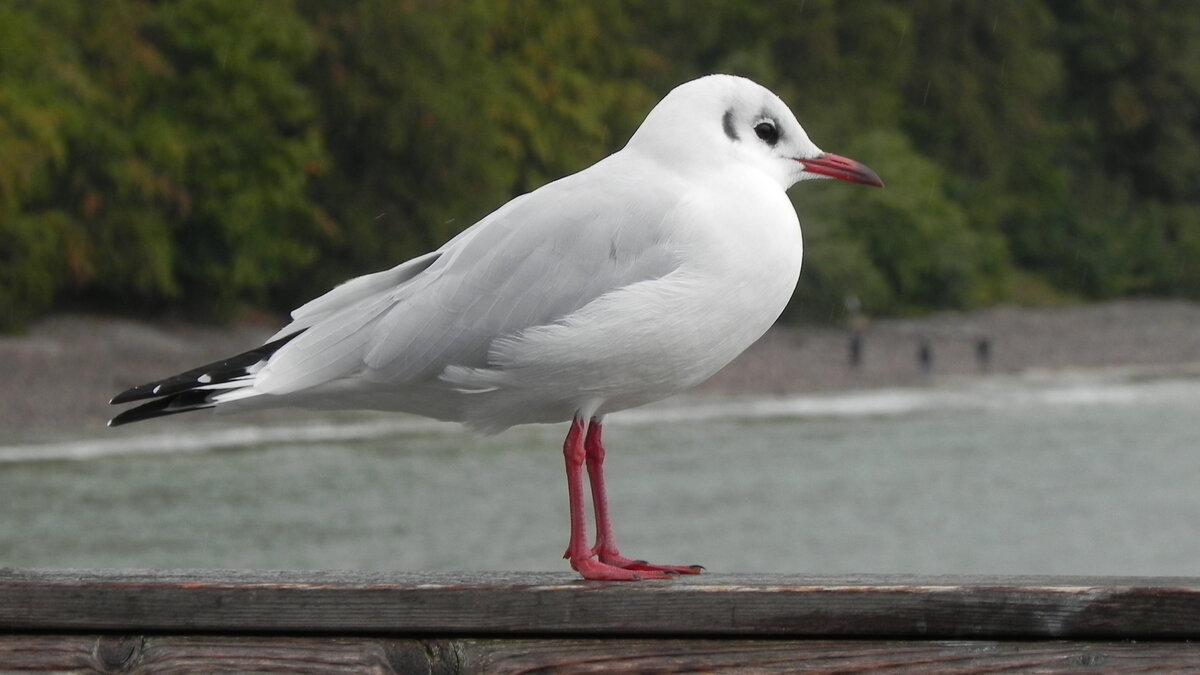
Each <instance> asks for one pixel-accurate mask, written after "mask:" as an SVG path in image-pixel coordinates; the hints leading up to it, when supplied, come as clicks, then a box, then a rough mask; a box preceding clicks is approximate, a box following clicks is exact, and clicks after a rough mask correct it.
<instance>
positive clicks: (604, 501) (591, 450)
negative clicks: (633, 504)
mask: <svg viewBox="0 0 1200 675" xmlns="http://www.w3.org/2000/svg"><path fill="white" fill-rule="evenodd" d="M600 433H601V429H600V422H599V420H595V419H593V420H592V423H591V425H589V426H588V429H587V437H586V439H585V441H584V448H585V450H586V452H587V470H588V480H589V481H590V482H591V485H592V505H593V506H594V507H595V509H596V545H595V546H594V547H593V548H592V553H594V554H596V555H597V556H598V557H599V558H600V562H602V563H605V564H607V565H612V566H613V567H620V568H622V569H627V570H634V571H638V572H665V573H667V574H699V573H700V572H701V571H702V570H703V569H704V568H703V567H701V566H699V565H651V564H650V563H648V562H646V561H645V560H630V559H629V558H626V557H624V556H622V555H621V553H620V551H618V550H617V540H616V537H614V536H613V529H612V521H611V520H610V519H609V516H608V493H607V490H605V487H604V444H603V443H601V442H600Z"/></svg>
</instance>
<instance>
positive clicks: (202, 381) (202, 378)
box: [196, 373, 212, 384]
mask: <svg viewBox="0 0 1200 675" xmlns="http://www.w3.org/2000/svg"><path fill="white" fill-rule="evenodd" d="M196 381H197V382H199V383H200V384H208V383H209V382H212V375H209V374H208V373H205V374H203V375H201V376H200V377H197V378H196Z"/></svg>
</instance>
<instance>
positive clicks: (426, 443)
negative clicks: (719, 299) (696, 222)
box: [0, 0, 1200, 574]
mask: <svg viewBox="0 0 1200 675" xmlns="http://www.w3.org/2000/svg"><path fill="white" fill-rule="evenodd" d="M712 72H726V73H733V74H738V75H744V76H747V77H750V78H752V79H755V80H757V81H758V82H760V83H761V84H763V85H765V86H767V87H768V88H770V89H772V90H774V91H775V92H776V93H778V94H779V95H780V96H781V97H782V98H783V100H784V101H785V102H787V103H788V104H789V105H790V106H791V108H792V109H793V110H794V111H795V112H796V115H797V117H798V118H799V119H800V120H801V122H802V123H803V124H804V126H805V128H806V129H807V131H808V132H809V134H810V135H811V137H812V138H813V140H814V141H815V142H816V143H817V144H818V145H819V146H820V147H822V148H823V149H826V150H828V151H830V152H835V153H838V154H842V155H846V156H849V157H853V158H855V159H857V160H860V161H862V162H863V163H865V164H867V165H868V166H870V167H872V168H873V169H875V170H876V171H877V172H878V173H879V174H880V175H881V176H882V177H883V179H884V180H885V182H886V183H887V188H886V189H883V190H866V189H855V188H852V187H849V186H845V185H837V184H834V183H833V182H832V181H830V182H828V183H823V184H805V185H802V186H799V187H797V188H796V189H794V190H792V192H791V196H792V198H793V200H794V201H795V202H796V205H797V210H798V212H799V214H800V219H801V222H802V224H803V227H804V236H805V252H806V260H805V269H804V273H803V274H802V275H801V280H800V286H799V288H798V290H797V292H796V295H795V297H794V299H793V302H792V305H791V307H789V310H788V312H787V313H786V314H785V317H784V322H785V325H784V326H782V327H780V328H777V329H775V330H773V331H772V332H771V333H770V334H768V336H767V337H766V338H765V339H764V340H763V341H762V342H760V343H759V344H758V345H756V346H755V347H754V348H752V349H751V350H750V351H749V352H748V353H747V354H746V355H745V357H744V358H742V359H740V360H739V361H737V362H735V363H734V364H732V365H731V366H730V368H729V369H727V370H726V371H724V372H722V373H721V374H719V375H718V376H717V377H716V378H714V380H713V381H712V382H711V383H709V384H708V385H706V386H705V387H704V388H702V389H701V390H700V391H699V392H698V393H694V394H692V395H690V396H689V397H684V398H682V399H678V400H675V401H668V402H666V403H664V404H662V406H659V407H655V408H650V409H647V410H645V411H632V412H630V413H627V414H619V415H616V416H614V418H613V420H612V424H611V429H612V431H611V433H610V434H609V435H608V436H606V438H608V440H609V441H610V443H611V447H610V462H609V464H610V467H611V468H610V471H609V476H610V489H611V490H612V494H613V497H614V501H615V504H614V511H615V517H616V519H617V522H616V525H617V530H618V533H619V536H621V537H623V539H622V541H623V543H624V548H625V549H626V552H627V553H629V554H631V555H633V556H635V557H639V556H645V557H651V558H653V559H657V560H659V561H661V562H672V563H693V562H700V563H704V564H706V565H707V566H709V568H710V569H719V570H723V571H754V570H761V571H814V572H823V573H837V572H929V573H939V572H965V573H971V572H997V573H1038V572H1044V573H1098V574H1196V573H1197V570H1196V562H1195V561H1196V560H1198V559H1200V536H1197V532H1196V526H1195V523H1197V522H1200V491H1197V490H1195V477H1196V475H1197V474H1198V473H1200V452H1197V449H1200V428H1198V426H1197V425H1196V424H1195V418H1196V413H1197V412H1200V404H1198V401H1200V366H1198V365H1197V364H1200V302H1197V301H1200V262H1198V261H1200V10H1198V9H1197V6H1196V5H1195V3H1191V2H1186V1H1183V0H1177V1H1170V0H1129V1H1124V2H1116V1H1112V2H1105V1H1102V0H1055V1H1050V0H1040V1H1039V0H1026V1H1025V2H1019V3H1018V2H1006V3H999V2H982V1H980V2H973V1H972V2H969V1H965V0H960V1H957V2H948V1H945V0H908V1H904V2H901V1H886V0H841V1H837V2H835V1H834V0H792V1H789V2H722V1H717V0H687V1H684V0H661V1H659V2H654V3H644V2H635V1H633V0H595V1H593V2H587V3H581V2H572V1H569V0H545V1H541V2H532V1H518V0H494V1H491V0H489V1H480V2H468V1H454V0H441V1H419V0H343V1H341V2H325V1H321V0H256V1H255V2H245V0H176V1H152V0H108V1H106V2H95V1H93V0H55V1H54V2H36V1H23V0H0V371H3V375H2V376H0V378H3V379H0V384H3V386H2V387H0V507H2V508H0V511H2V512H3V513H4V515H3V516H0V566H3V565H15V566H50V567H96V566H132V567H147V566H150V567H293V568H294V567H318V568H320V567H353V568H365V569H381V568H382V569H394V568H411V569H512V568H522V569H565V566H564V564H563V563H562V562H561V561H560V560H558V557H559V556H560V555H561V551H562V545H563V544H564V543H565V537H566V517H565V511H564V510H563V509H564V507H565V497H564V494H565V489H561V475H560V474H561V466H560V465H559V464H560V460H561V458H560V456H559V454H558V452H557V446H558V444H559V443H560V442H561V431H562V430H561V429H558V428H557V427H551V428H543V427H529V428H523V429H516V430H513V431H512V432H509V433H506V434H504V435H502V436H500V437H497V438H491V439H475V438H472V437H470V436H469V435H467V434H465V433H464V432H461V431H459V430H457V429H456V428H453V427H446V426H443V425H436V424H429V423H426V422H424V421H420V420H414V419H412V418H405V417H403V416H377V415H349V416H347V415H342V416H337V415H314V414H307V413H299V414H298V413H294V412H279V413H277V414H268V415H261V416H244V417H237V418H228V417H227V418H222V419H219V420H218V419H213V418H212V417H211V416H207V415H204V416H199V415H197V416H181V417H180V418H171V419H169V420H164V421H162V422H156V423H153V424H147V425H133V426H132V427H123V428H122V429H120V430H116V431H112V432H110V431H104V430H102V424H103V421H104V419H105V418H106V417H107V416H108V415H110V414H111V413H112V410H111V409H109V408H108V406H106V405H105V402H106V400H107V398H108V397H109V396H111V395H112V394H113V393H115V392H116V391H118V390H120V389H122V388H125V387H127V386H131V385H134V384H138V383H140V382H143V381H146V380H149V379H152V378H157V377H160V376H163V375H166V374H169V373H172V372H177V371H179V370H182V369H185V368H189V367H192V366H194V365H197V364H198V363H203V362H208V361H211V360H215V359H218V358H222V357H226V356H229V355H230V354H232V353H236V352H239V351H243V350H245V349H247V348H249V347H251V346H253V345H255V344H256V343H257V342H259V341H261V340H262V339H263V338H265V337H266V336H267V335H269V334H271V333H272V332H273V331H274V330H275V328H276V327H277V326H278V324H279V321H281V319H282V316H283V315H284V314H285V313H286V311H287V310H289V309H290V308H292V307H294V306H296V305H298V304H299V303H301V302H303V301H305V300H307V299H309V298H311V297H314V296H316V295H318V294H320V293H323V292H324V291H325V290H327V289H328V288H329V287H331V286H332V285H334V284H336V283H338V282H340V281H342V280H344V279H346V278H349V277H352V276H356V275H359V274H363V273H366V272H371V271H375V270H379V269H384V268H387V267H391V266H393V265H395V264H396V263H398V262H400V261H402V260H404V259H407V258H409V257H412V256H414V255H417V254H419V253H422V252H425V251H427V250H429V249H431V248H434V247H436V246H438V245H440V244H441V243H442V242H444V241H445V240H446V239H448V238H450V237H451V236H453V235H454V234H455V233H457V232H458V231H460V230H462V229H463V228H465V227H467V226H469V225H471V224H472V223H474V222H475V221H476V220H477V219H478V218H480V217H481V216H483V215H485V214H486V213H488V212H490V211H491V210H493V209H495V208H496V207H497V206H499V205H500V204H502V203H504V202H505V201H507V200H508V199H510V198H511V197H513V196H515V195H517V194H520V193H523V192H527V191H529V190H531V189H534V188H536V187H538V186H540V185H542V184H544V183H546V182H548V181H550V180H553V179H555V178H557V177H560V176H562V175H564V174H567V173H570V172H573V171H576V170H578V169H581V168H583V167H585V166H588V165H590V164H592V163H593V162H595V161H596V160H597V159H599V158H601V157H603V156H605V155H606V154H608V153H611V152H612V151H614V150H616V149H618V148H620V147H621V146H622V145H623V144H624V143H625V141H626V140H627V139H628V137H629V136H630V134H631V133H632V132H633V130H634V129H635V128H636V126H637V124H638V123H639V122H640V121H641V120H642V119H643V117H644V116H645V114H646V113H647V111H648V110H649V109H650V108H651V107H652V106H653V105H654V104H655V103H656V102H657V101H658V100H659V99H660V98H661V97H662V96H663V95H665V94H666V92H668V91H669V90H670V89H671V88H672V87H674V86H675V85H677V84H679V83H681V82H683V81H686V80H689V79H692V78H694V77H697V76H700V75H703V74H707V73H712ZM731 453H736V454H731ZM447 523H452V525H450V526H447V525H446V524H447Z"/></svg>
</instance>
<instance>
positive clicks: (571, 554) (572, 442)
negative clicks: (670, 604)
mask: <svg viewBox="0 0 1200 675" xmlns="http://www.w3.org/2000/svg"><path fill="white" fill-rule="evenodd" d="M585 429H586V425H585V423H584V421H583V420H582V419H580V418H578V417H576V418H575V419H574V420H572V421H571V430H570V431H568V432H567V440H566V441H565V442H564V443H563V457H564V458H565V459H566V462H567V499H568V501H569V504H570V509H571V541H570V543H568V544H567V552H566V554H565V555H563V557H564V558H566V559H568V560H570V561H571V568H572V569H574V570H575V571H576V572H579V574H581V575H582V576H583V578H584V579H596V580H603V581H636V580H638V579H653V578H660V577H665V576H666V574H665V573H663V572H658V573H655V572H636V571H633V570H627V569H621V568H620V567H615V566H613V565H609V564H606V563H603V562H600V561H598V560H595V559H594V557H593V556H594V554H593V553H592V551H591V549H589V548H588V543H587V509H586V507H585V506H584V504H583V463H584V460H585V457H586V456H587V451H586V450H585V449H584V434H585Z"/></svg>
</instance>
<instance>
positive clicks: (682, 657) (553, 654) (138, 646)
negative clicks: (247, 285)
mask: <svg viewBox="0 0 1200 675" xmlns="http://www.w3.org/2000/svg"><path fill="white" fill-rule="evenodd" d="M748 670H752V671H754V672H759V673H772V672H778V673H791V672H797V671H804V672H815V673H820V672H879V671H893V672H894V671H897V670H909V671H911V670H919V671H920V672H941V673H989V672H997V671H1010V672H1011V671H1036V672H1041V673H1064V672H1098V671H1103V672H1106V673H1122V672H1145V671H1146V670H1157V671H1161V672H1187V671H1193V672H1195V671H1197V670H1200V645H1196V644H1191V643H1182V642H1149V643H1140V644H1133V643H1128V642H1062V641H1042V642H1013V641H955V642H948V641H936V640H926V641H900V640H795V639H784V640H762V639H701V640H682V639H654V640H649V639H611V640H601V639H577V638H575V639H571V638H568V639H560V640H531V639H513V640H501V639H475V638H464V639H444V640H443V639H431V640H420V641H418V640H394V639H384V638H375V639H372V638H314V637H307V638H297V637H261V636H254V637H249V636H243V637H227V636H171V635H157V636H131V637H121V638H116V637H107V636H96V635H37V636H0V672H29V671H42V672H46V671H69V672H81V673H114V672H119V673H129V674H133V675H136V674H141V673H172V672H176V673H195V672H259V673H268V672H279V673H284V672H286V673H404V674H406V675H407V674H409V673H428V674H429V675H451V674H455V673H466V674H480V675H482V674H487V675H508V674H513V675H515V674H517V673H530V672H565V673H631V672H656V673H685V672H710V673H721V672H746V671H748Z"/></svg>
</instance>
